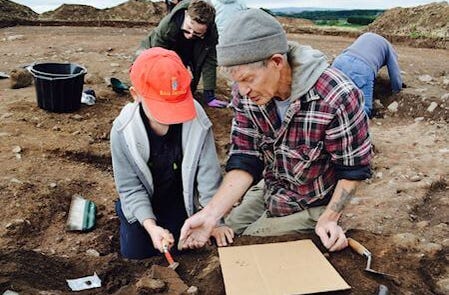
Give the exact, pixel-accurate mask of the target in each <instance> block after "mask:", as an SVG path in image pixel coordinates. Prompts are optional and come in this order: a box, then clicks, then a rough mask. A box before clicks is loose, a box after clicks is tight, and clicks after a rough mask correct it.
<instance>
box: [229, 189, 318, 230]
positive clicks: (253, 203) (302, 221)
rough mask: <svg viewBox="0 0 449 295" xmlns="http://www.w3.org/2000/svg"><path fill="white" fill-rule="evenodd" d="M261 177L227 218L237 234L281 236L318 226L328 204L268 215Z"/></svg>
mask: <svg viewBox="0 0 449 295" xmlns="http://www.w3.org/2000/svg"><path fill="white" fill-rule="evenodd" d="M264 185H265V183H264V182H263V180H262V181H260V182H259V183H258V184H257V185H255V186H253V187H252V188H251V189H250V190H249V191H248V192H247V193H246V194H245V196H244V197H243V200H242V202H241V203H240V205H238V206H237V207H235V208H234V209H232V211H231V212H230V213H229V215H228V216H227V217H226V218H225V223H226V225H228V226H229V227H231V228H232V229H233V230H234V232H235V233H236V234H237V235H240V234H242V235H248V236H280V235H285V234H292V233H298V232H305V231H310V230H314V229H315V225H316V222H317V220H318V217H320V215H321V214H322V213H323V211H324V209H325V208H326V206H320V207H313V208H309V209H306V210H303V211H300V212H297V213H294V214H291V215H287V216H282V217H268V214H267V210H266V209H265V204H264V203H265V200H264V194H263V187H264Z"/></svg>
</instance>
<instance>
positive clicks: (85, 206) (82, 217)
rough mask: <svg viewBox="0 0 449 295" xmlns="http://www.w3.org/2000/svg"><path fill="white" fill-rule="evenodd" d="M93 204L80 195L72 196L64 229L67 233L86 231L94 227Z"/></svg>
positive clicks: (94, 210)
mask: <svg viewBox="0 0 449 295" xmlns="http://www.w3.org/2000/svg"><path fill="white" fill-rule="evenodd" d="M95 214H96V206H95V203H94V202H92V201H90V200H86V199H84V198H83V197H81V196H80V195H73V196H72V201H71V203H70V209H69V214H68V218H67V223H66V229H67V230H69V231H74V230H78V231H87V230H90V229H92V228H93V227H94V226H95Z"/></svg>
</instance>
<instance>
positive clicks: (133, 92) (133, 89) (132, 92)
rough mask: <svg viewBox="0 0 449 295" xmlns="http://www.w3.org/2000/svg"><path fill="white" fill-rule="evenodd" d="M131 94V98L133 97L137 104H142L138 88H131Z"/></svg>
mask: <svg viewBox="0 0 449 295" xmlns="http://www.w3.org/2000/svg"><path fill="white" fill-rule="evenodd" d="M129 93H131V96H132V97H133V99H134V101H135V102H141V101H142V98H141V97H140V95H139V93H137V90H136V88H134V87H132V86H131V87H130V88H129Z"/></svg>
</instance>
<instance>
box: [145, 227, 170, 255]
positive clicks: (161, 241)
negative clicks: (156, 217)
mask: <svg viewBox="0 0 449 295" xmlns="http://www.w3.org/2000/svg"><path fill="white" fill-rule="evenodd" d="M147 220H148V219H147ZM147 220H145V221H144V223H143V226H144V227H145V229H146V230H147V232H148V233H149V234H150V237H151V240H152V241H153V247H154V248H155V249H158V250H159V251H160V252H161V253H163V252H164V245H167V248H168V249H170V248H171V247H172V246H173V244H174V242H175V239H174V238H173V235H172V234H171V233H170V232H169V231H168V230H166V229H165V228H163V227H160V226H158V225H156V223H153V222H151V223H150V222H148V223H147V222H146V221H147Z"/></svg>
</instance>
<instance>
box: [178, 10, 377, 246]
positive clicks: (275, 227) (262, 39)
mask: <svg viewBox="0 0 449 295" xmlns="http://www.w3.org/2000/svg"><path fill="white" fill-rule="evenodd" d="M222 38H223V41H222V43H220V45H218V47H217V53H218V63H219V64H220V65H221V66H224V67H226V71H227V72H228V73H229V74H230V76H231V77H232V79H233V80H234V81H236V82H238V89H234V91H233V100H232V104H233V107H234V110H235V117H234V120H233V123H232V134H231V140H232V147H231V152H230V158H229V160H228V162H227V165H226V171H227V174H226V176H225V178H224V180H223V183H222V185H221V186H220V188H219V189H218V191H217V193H216V194H215V196H214V197H213V199H212V201H211V202H210V203H209V204H208V205H207V206H206V207H205V208H204V209H203V210H202V211H200V212H199V213H197V214H196V215H194V216H193V217H191V218H189V219H188V220H187V221H186V222H185V224H184V226H183V229H182V231H181V240H182V241H183V247H184V248H195V247H201V246H203V245H204V244H205V243H206V242H207V240H208V239H209V236H210V231H211V229H212V227H213V226H214V225H215V223H217V222H218V220H219V219H220V218H221V217H222V216H224V215H226V214H227V213H228V212H229V210H230V209H231V208H232V205H233V204H234V203H235V202H237V201H238V200H240V199H241V197H242V196H243V195H245V193H246V195H245V197H244V198H243V201H242V203H241V204H240V205H239V206H238V207H236V208H234V209H233V210H232V211H231V213H230V214H229V216H228V217H227V220H226V223H227V224H228V225H230V226H231V227H232V228H233V229H234V231H235V232H236V233H237V234H244V235H281V234H287V233H292V232H299V231H304V230H308V229H315V232H316V234H317V235H318V236H319V237H320V239H321V241H322V243H323V245H324V246H325V247H327V248H328V249H329V251H336V250H340V249H343V248H345V247H346V246H347V240H346V237H345V234H344V231H343V230H342V228H341V227H340V226H339V225H338V220H339V218H340V216H341V214H342V211H343V208H344V206H345V205H346V204H347V203H348V202H349V201H350V199H351V197H352V196H353V194H354V192H355V189H356V186H357V185H358V184H359V182H360V181H361V180H364V179H366V178H369V177H370V176H371V173H370V160H371V157H372V151H371V143H370V137H369V133H368V122H367V117H366V115H365V113H364V111H363V95H362V93H361V91H360V90H358V89H357V88H356V87H355V86H354V84H352V82H350V80H349V79H348V78H347V77H346V76H345V75H344V74H342V73H341V72H339V71H338V70H336V69H331V68H329V64H328V63H327V60H326V58H325V56H324V55H323V54H322V53H321V52H320V51H318V50H314V49H312V48H311V47H309V46H301V45H299V44H297V43H294V42H287V39H286V35H285V32H284V31H283V29H282V26H281V25H280V24H279V23H278V22H277V21H276V19H275V18H273V17H272V16H270V15H268V14H267V13H265V12H263V11H262V10H258V9H250V10H248V11H246V12H244V13H241V14H240V15H239V16H238V17H236V18H234V20H233V25H232V26H231V27H228V28H227V29H226V30H225V33H224V34H223V37H222ZM260 179H263V180H262V181H261V182H259V180H260ZM258 182H259V184H258V185H256V186H254V187H253V189H251V190H250V191H249V192H248V193H247V190H248V189H249V188H250V187H251V186H252V185H254V184H256V183H258ZM217 242H218V245H227V243H230V242H232V237H227V239H223V240H222V241H217Z"/></svg>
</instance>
